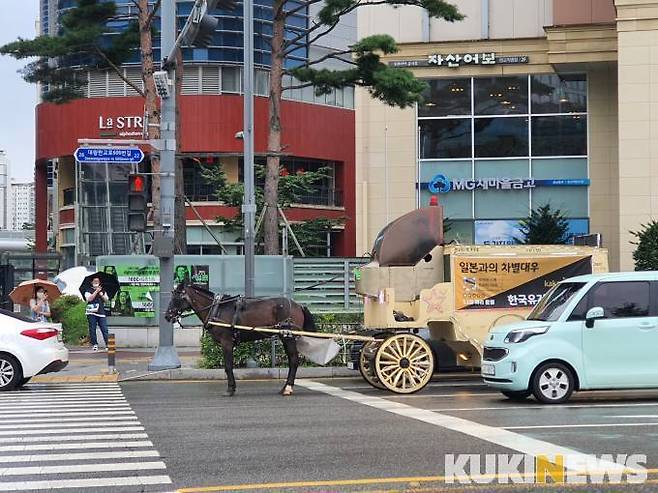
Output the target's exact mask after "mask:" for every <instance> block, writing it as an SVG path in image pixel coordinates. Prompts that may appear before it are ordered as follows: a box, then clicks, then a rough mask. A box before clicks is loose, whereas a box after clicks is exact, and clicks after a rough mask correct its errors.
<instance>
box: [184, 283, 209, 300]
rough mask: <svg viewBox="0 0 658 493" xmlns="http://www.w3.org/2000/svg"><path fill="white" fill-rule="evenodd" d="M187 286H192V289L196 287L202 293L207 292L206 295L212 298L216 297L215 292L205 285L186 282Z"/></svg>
mask: <svg viewBox="0 0 658 493" xmlns="http://www.w3.org/2000/svg"><path fill="white" fill-rule="evenodd" d="M185 287H187V288H192V289H194V290H195V291H198V292H200V293H202V294H205V295H206V296H208V297H210V298H214V297H215V293H213V292H212V291H210V290H209V289H206V288H204V287H202V286H197V285H196V284H186V286H185Z"/></svg>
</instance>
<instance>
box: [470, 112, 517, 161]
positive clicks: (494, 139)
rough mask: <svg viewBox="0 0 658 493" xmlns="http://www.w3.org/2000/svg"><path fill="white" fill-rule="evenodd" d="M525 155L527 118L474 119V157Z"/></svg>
mask: <svg viewBox="0 0 658 493" xmlns="http://www.w3.org/2000/svg"><path fill="white" fill-rule="evenodd" d="M527 155H528V119H527V118H476V119H475V157H513V156H527Z"/></svg>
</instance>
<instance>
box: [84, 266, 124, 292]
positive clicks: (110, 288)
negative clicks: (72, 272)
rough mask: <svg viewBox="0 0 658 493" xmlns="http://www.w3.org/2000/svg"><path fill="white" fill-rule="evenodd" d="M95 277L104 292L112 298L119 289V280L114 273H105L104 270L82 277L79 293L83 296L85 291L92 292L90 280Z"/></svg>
mask: <svg viewBox="0 0 658 493" xmlns="http://www.w3.org/2000/svg"><path fill="white" fill-rule="evenodd" d="M95 278H98V280H99V281H100V282H101V286H102V287H103V290H104V291H105V294H107V296H108V297H109V298H110V299H111V298H114V295H115V294H117V291H119V280H118V279H117V277H116V276H115V275H112V274H106V273H105V272H96V273H95V274H92V275H90V276H87V277H85V278H84V280H83V281H82V284H80V293H81V294H82V296H83V297H84V295H85V293H87V292H89V291H91V292H92V293H93V292H94V288H92V287H91V281H93V280H94V279H95Z"/></svg>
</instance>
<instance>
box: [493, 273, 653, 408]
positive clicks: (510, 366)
mask: <svg viewBox="0 0 658 493" xmlns="http://www.w3.org/2000/svg"><path fill="white" fill-rule="evenodd" d="M657 348H658V272H629V273H614V274H613V273H611V274H598V275H587V276H580V277H574V278H571V279H566V280H564V281H562V282H560V283H559V284H557V285H556V286H555V287H554V288H553V289H551V290H550V291H549V292H548V293H546V295H545V296H544V297H543V298H542V300H541V301H540V302H539V303H538V304H537V305H536V307H535V308H534V310H533V311H532V312H531V313H530V315H528V317H527V319H526V320H525V321H523V322H520V323H515V324H511V325H504V326H500V327H495V328H494V329H492V330H491V331H490V333H489V335H488V338H487V340H486V342H485V346H484V354H483V362H482V366H481V374H482V377H483V379H484V381H485V382H486V383H487V384H488V385H490V386H491V387H493V388H496V389H498V390H500V391H501V392H502V393H503V394H504V395H505V396H507V397H509V398H511V399H525V398H527V397H529V396H530V395H531V394H532V395H534V396H535V398H536V399H537V400H539V401H540V402H544V403H547V404H558V403H562V402H565V401H567V400H568V399H569V397H570V396H571V394H572V393H573V392H574V391H576V390H593V389H639V388H652V387H653V388H658V357H656V350H657Z"/></svg>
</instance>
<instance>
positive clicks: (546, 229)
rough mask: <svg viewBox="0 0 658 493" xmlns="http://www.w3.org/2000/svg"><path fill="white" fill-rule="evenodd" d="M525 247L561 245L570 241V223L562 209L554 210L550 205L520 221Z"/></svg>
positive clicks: (538, 209) (521, 241)
mask: <svg viewBox="0 0 658 493" xmlns="http://www.w3.org/2000/svg"><path fill="white" fill-rule="evenodd" d="M519 226H520V230H521V234H522V235H523V239H521V240H517V241H518V242H519V243H521V244H525V245H561V244H564V243H567V241H568V239H569V234H568V233H569V222H568V221H567V219H566V218H565V216H564V214H563V213H562V211H561V210H560V209H556V210H552V209H551V206H550V204H546V205H543V206H540V207H537V208H536V209H535V210H533V211H531V212H530V215H529V216H528V217H526V218H525V219H522V220H521V221H519Z"/></svg>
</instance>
